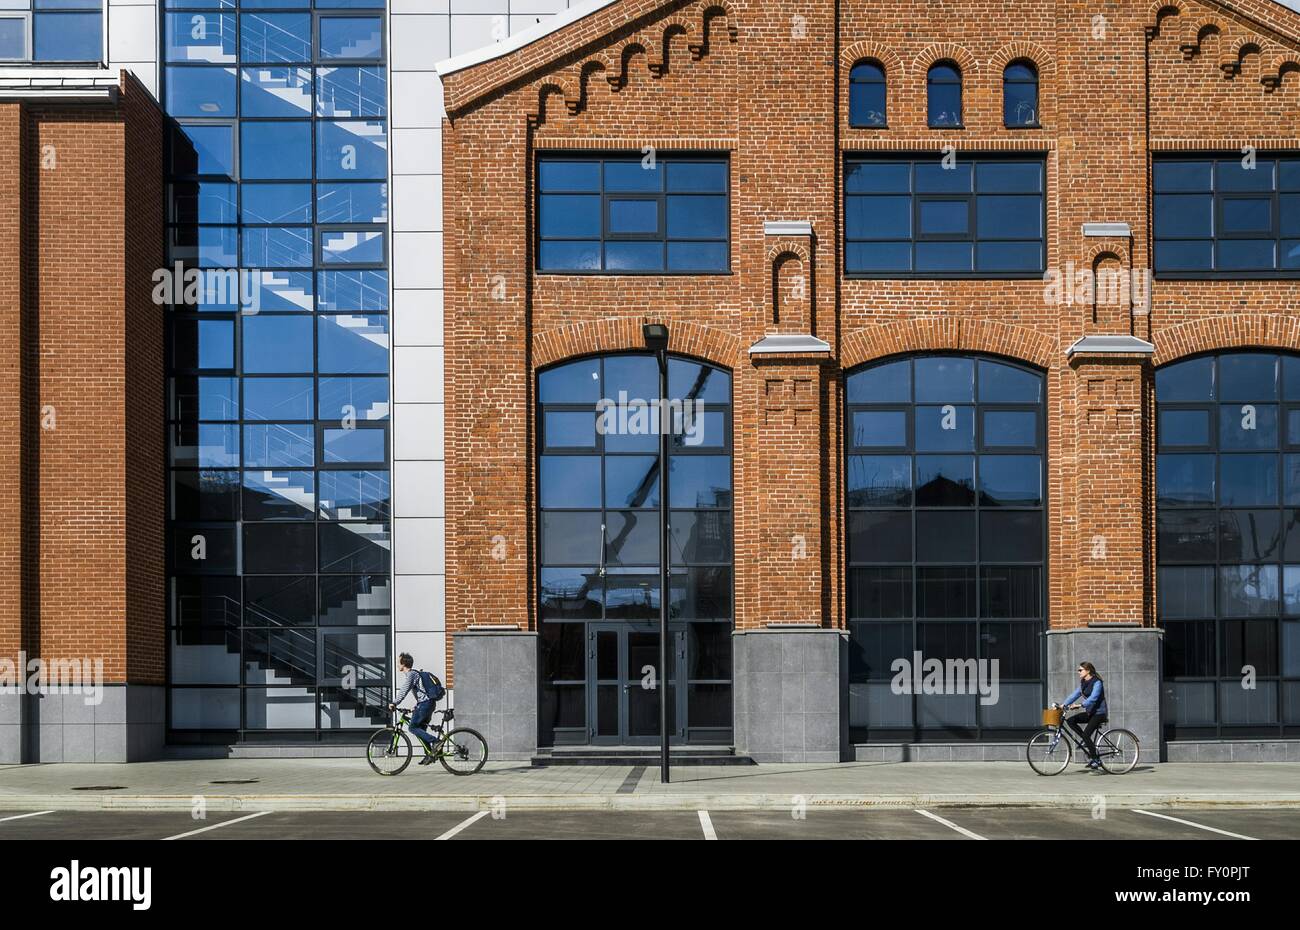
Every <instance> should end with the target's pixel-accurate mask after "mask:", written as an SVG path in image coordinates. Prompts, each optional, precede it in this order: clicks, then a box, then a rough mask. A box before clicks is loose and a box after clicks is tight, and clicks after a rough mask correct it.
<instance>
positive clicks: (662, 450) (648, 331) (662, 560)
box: [641, 323, 671, 785]
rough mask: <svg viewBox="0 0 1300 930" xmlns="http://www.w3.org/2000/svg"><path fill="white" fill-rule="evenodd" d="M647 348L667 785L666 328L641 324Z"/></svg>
mask: <svg viewBox="0 0 1300 930" xmlns="http://www.w3.org/2000/svg"><path fill="white" fill-rule="evenodd" d="M641 335H642V336H643V337H644V339H645V345H646V348H647V349H649V350H650V351H652V352H654V354H655V361H657V362H658V363H659V416H658V423H659V678H658V688H659V780H660V782H661V783H663V784H665V785H666V784H668V781H669V775H668V684H669V683H668V602H669V591H668V557H669V556H668V432H669V429H671V420H669V421H668V425H667V426H666V425H665V418H666V417H668V327H667V326H665V325H664V324H662V323H646V324H644V325H643V326H642V327H641Z"/></svg>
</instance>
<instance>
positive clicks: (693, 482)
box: [668, 455, 731, 507]
mask: <svg viewBox="0 0 1300 930" xmlns="http://www.w3.org/2000/svg"><path fill="white" fill-rule="evenodd" d="M668 503H669V505H670V506H672V507H730V506H731V456H729V455H673V456H669V465H668Z"/></svg>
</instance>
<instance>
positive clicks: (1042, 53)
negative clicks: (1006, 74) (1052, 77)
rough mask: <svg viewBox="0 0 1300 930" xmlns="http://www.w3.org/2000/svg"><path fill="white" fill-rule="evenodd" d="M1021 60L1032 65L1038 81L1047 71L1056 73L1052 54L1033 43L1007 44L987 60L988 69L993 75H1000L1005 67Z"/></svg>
mask: <svg viewBox="0 0 1300 930" xmlns="http://www.w3.org/2000/svg"><path fill="white" fill-rule="evenodd" d="M1021 58H1024V59H1027V60H1028V61H1032V62H1033V63H1034V67H1036V68H1037V69H1038V79H1039V81H1042V79H1043V76H1044V75H1045V74H1046V73H1047V72H1048V71H1051V72H1052V73H1053V74H1055V73H1056V59H1055V58H1054V57H1053V56H1052V53H1051V52H1049V51H1048V50H1047V49H1045V48H1043V47H1042V46H1041V45H1038V44H1037V43H1034V42H1008V43H1007V44H1006V45H1004V46H1002V47H1001V48H1000V49H998V50H997V51H996V52H994V53H993V57H992V58H990V59H989V69H990V70H991V71H992V72H993V73H995V74H1001V73H1002V71H1003V69H1004V68H1006V66H1007V65H1009V64H1011V62H1013V61H1018V60H1019V59H1021Z"/></svg>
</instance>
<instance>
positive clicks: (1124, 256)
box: [1084, 245, 1129, 268]
mask: <svg viewBox="0 0 1300 930" xmlns="http://www.w3.org/2000/svg"><path fill="white" fill-rule="evenodd" d="M1105 257H1109V258H1115V259H1118V260H1119V262H1120V264H1122V265H1124V266H1125V267H1126V268H1127V267H1128V263H1129V261H1128V249H1126V248H1124V247H1123V246H1119V245H1094V246H1093V247H1092V248H1091V249H1089V250H1088V255H1087V257H1086V258H1085V259H1084V261H1086V262H1087V263H1088V267H1089V268H1095V267H1097V262H1098V261H1099V260H1100V259H1102V258H1105Z"/></svg>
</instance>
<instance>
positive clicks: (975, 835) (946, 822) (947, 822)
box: [914, 807, 987, 840]
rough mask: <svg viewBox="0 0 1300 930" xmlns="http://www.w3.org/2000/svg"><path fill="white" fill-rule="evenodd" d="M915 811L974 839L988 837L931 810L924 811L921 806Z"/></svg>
mask: <svg viewBox="0 0 1300 930" xmlns="http://www.w3.org/2000/svg"><path fill="white" fill-rule="evenodd" d="M914 812H915V813H917V814H920V815H921V816H922V817H929V818H930V819H931V820H933V821H936V822H937V823H941V824H943V825H944V826H945V827H949V828H950V829H953V830H956V831H957V832H958V833H960V834H961V835H962V836H965V837H969V838H970V839H972V840H983V839H987V837H983V836H980V835H979V834H978V833H972V832H970V831H969V830H967V829H966V828H965V827H959V826H957V825H956V824H955V823H953V822H952V821H951V820H944V819H943V818H942V817H940V816H938V815H937V814H932V813H930V812H929V811H923V810H921V809H920V808H919V807H918V808H916V810H915V811H914Z"/></svg>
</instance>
